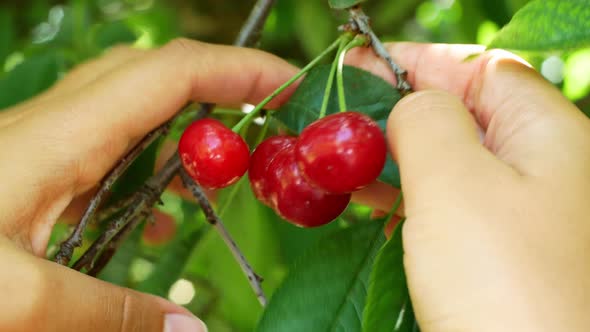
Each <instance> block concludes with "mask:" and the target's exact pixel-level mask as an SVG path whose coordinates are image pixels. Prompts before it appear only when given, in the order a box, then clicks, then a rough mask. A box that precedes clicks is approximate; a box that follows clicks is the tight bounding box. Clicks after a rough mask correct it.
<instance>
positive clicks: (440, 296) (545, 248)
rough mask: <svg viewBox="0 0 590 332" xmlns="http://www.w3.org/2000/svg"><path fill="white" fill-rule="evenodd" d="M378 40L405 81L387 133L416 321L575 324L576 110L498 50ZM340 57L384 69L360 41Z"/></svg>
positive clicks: (427, 326)
mask: <svg viewBox="0 0 590 332" xmlns="http://www.w3.org/2000/svg"><path fill="white" fill-rule="evenodd" d="M389 51H390V52H391V54H392V55H393V57H394V58H395V59H396V60H397V61H398V63H399V64H400V65H401V66H402V67H403V68H405V69H407V70H408V73H409V80H410V82H411V84H412V85H413V87H414V88H415V89H416V90H417V91H418V92H416V93H414V94H412V95H410V96H408V97H406V98H404V99H403V100H402V101H400V102H399V103H398V104H397V105H396V107H395V108H394V110H393V112H392V114H391V116H390V118H389V122H388V127H387V136H388V140H389V144H390V148H391V152H392V154H393V156H394V158H395V159H396V160H397V162H398V163H399V167H400V170H401V181H402V186H403V190H404V200H405V214H406V216H407V221H406V223H405V226H404V229H403V242H404V250H405V258H404V264H405V268H406V272H407V277H408V282H409V288H410V295H411V297H412V300H413V304H414V310H415V312H416V316H417V319H418V322H419V325H420V328H421V330H422V331H424V332H431V331H432V332H444V331H587V330H588V327H589V326H590V315H588V312H590V301H589V299H590V259H589V253H590V204H588V198H589V197H590V120H588V119H587V118H586V117H585V116H584V115H583V114H582V113H581V112H580V111H579V110H578V109H577V108H576V107H575V106H574V105H573V104H572V103H570V102H569V101H568V100H567V99H566V98H564V97H563V96H562V95H561V93H560V92H559V91H558V90H557V89H556V88H554V87H553V86H552V85H551V84H549V83H548V82H546V81H545V80H544V79H543V78H542V77H541V76H540V75H538V74H537V73H536V72H535V71H534V70H533V69H531V68H529V66H527V65H526V64H524V63H523V61H522V60H519V59H517V58H516V57H515V56H513V55H511V54H508V53H506V52H498V51H491V52H487V53H484V54H483V55H481V56H480V57H478V58H477V59H475V60H472V61H465V58H466V57H467V56H468V55H470V54H473V53H477V52H482V51H483V49H482V48H480V47H475V46H459V45H428V44H412V43H397V44H393V45H389ZM349 62H350V63H353V64H357V65H360V66H362V67H364V68H366V69H368V70H371V71H373V72H375V73H379V74H381V75H384V73H388V74H387V75H385V77H386V78H387V79H389V80H393V77H392V76H391V75H390V74H389V70H388V68H387V67H386V66H385V65H384V64H383V63H382V62H381V61H380V60H377V59H375V57H374V56H373V55H372V54H371V53H370V52H368V51H362V50H360V51H356V52H355V53H353V54H351V56H350V58H349ZM481 133H483V135H482V134H481ZM482 136H483V138H482ZM482 141H483V143H482ZM391 196H394V195H392V192H389V193H388V194H386V195H383V196H381V197H385V198H380V197H375V196H373V197H372V199H373V201H372V204H373V205H375V206H388V204H391V199H392V198H391ZM389 206H390V205H389Z"/></svg>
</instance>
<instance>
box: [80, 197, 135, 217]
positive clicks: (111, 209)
mask: <svg viewBox="0 0 590 332" xmlns="http://www.w3.org/2000/svg"><path fill="white" fill-rule="evenodd" d="M134 197H135V194H131V195H129V196H127V197H124V198H122V199H120V200H118V201H116V202H115V203H113V204H111V205H109V206H107V207H105V208H103V209H100V210H99V211H97V212H96V213H95V215H94V218H93V219H94V220H91V221H90V222H91V223H93V222H99V223H100V222H102V221H104V220H107V219H111V218H112V217H114V216H115V214H117V212H119V211H121V210H123V209H124V208H126V207H128V206H129V205H130V204H131V203H132V202H133V198H134Z"/></svg>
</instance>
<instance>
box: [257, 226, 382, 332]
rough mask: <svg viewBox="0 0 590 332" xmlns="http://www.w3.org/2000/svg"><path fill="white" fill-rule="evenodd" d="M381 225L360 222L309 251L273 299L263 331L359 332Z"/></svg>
mask: <svg viewBox="0 0 590 332" xmlns="http://www.w3.org/2000/svg"><path fill="white" fill-rule="evenodd" d="M384 240H385V236H384V235H383V224H382V223H378V222H367V223H361V224H358V225H356V226H353V227H350V228H347V229H344V230H341V231H338V232H336V233H334V234H332V235H330V236H328V237H326V238H324V239H322V240H321V241H319V242H318V243H317V244H316V245H314V246H313V247H311V248H309V250H308V251H307V252H306V253H305V254H304V255H303V256H301V257H300V259H298V260H297V261H296V263H295V265H294V266H293V268H292V269H291V272H290V274H289V275H288V276H287V278H286V280H285V281H284V283H283V285H282V286H281V288H279V289H278V290H277V291H276V293H275V295H274V296H273V297H272V298H271V300H270V303H269V304H268V306H267V308H266V311H265V313H264V316H263V317H262V320H261V321H260V324H259V326H258V329H257V331H259V332H266V331H272V332H289V331H298V332H299V331H314V332H322V331H335V330H338V331H340V330H346V331H360V329H361V318H362V317H361V315H362V311H363V307H364V305H365V298H366V292H367V282H368V279H369V273H370V269H371V266H372V264H373V260H374V258H375V255H376V254H377V251H378V250H379V248H381V246H382V245H383V242H384Z"/></svg>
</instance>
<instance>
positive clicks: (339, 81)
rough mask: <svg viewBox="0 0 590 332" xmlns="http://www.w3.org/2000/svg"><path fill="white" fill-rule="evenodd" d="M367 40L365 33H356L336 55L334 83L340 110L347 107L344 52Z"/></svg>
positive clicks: (363, 43)
mask: <svg viewBox="0 0 590 332" xmlns="http://www.w3.org/2000/svg"><path fill="white" fill-rule="evenodd" d="M367 42H368V39H367V36H365V35H357V36H356V37H354V39H353V40H352V41H351V42H349V43H348V44H347V45H346V47H344V49H343V50H342V52H340V54H339V55H338V70H337V71H336V85H337V87H338V106H339V107H340V112H346V111H347V110H348V109H347V107H346V96H345V93H344V75H343V71H344V70H343V69H344V57H345V56H346V52H348V51H349V50H351V49H353V48H355V47H359V46H363V45H366V44H367Z"/></svg>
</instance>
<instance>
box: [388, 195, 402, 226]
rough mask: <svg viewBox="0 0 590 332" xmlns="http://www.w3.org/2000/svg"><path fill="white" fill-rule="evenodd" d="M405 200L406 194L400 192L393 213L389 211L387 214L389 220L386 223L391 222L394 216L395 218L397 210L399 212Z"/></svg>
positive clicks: (392, 209)
mask: <svg viewBox="0 0 590 332" xmlns="http://www.w3.org/2000/svg"><path fill="white" fill-rule="evenodd" d="M403 199H404V193H403V192H402V191H400V192H399V195H397V198H396V199H395V202H394V203H393V207H392V208H391V211H389V213H388V214H387V219H385V220H386V222H389V221H390V220H391V218H393V216H395V214H396V213H397V210H399V207H400V206H401V205H402V201H403Z"/></svg>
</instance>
